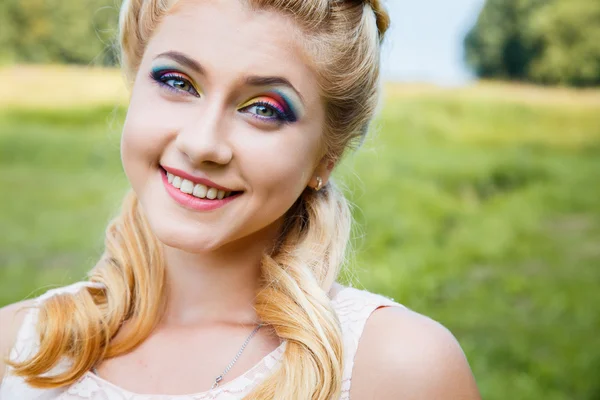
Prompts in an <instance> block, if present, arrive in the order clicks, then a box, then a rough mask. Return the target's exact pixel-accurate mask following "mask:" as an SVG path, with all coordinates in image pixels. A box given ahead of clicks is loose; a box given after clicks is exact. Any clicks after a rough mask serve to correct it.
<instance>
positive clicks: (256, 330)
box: [210, 324, 263, 390]
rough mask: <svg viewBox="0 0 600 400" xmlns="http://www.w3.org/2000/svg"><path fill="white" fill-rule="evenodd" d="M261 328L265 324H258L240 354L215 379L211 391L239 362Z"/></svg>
mask: <svg viewBox="0 0 600 400" xmlns="http://www.w3.org/2000/svg"><path fill="white" fill-rule="evenodd" d="M261 326H263V324H258V326H257V327H256V328H254V330H253V331H252V333H251V334H250V336H248V338H247V339H246V341H245V342H244V344H243V345H242V348H241V349H240V351H238V353H237V354H236V355H235V357H234V358H233V361H232V362H230V363H229V365H228V366H227V368H225V371H223V373H222V374H221V375H219V376H217V378H216V379H215V383H213V385H212V387H211V388H210V390H213V389H215V388H216V387H217V386H219V382H221V381H222V380H223V377H224V376H225V374H226V373H228V372H229V370H230V369H231V367H233V364H235V362H236V361H237V360H238V358H240V356H241V355H242V352H243V351H244V349H245V348H246V345H247V344H248V342H249V341H250V339H252V336H254V334H255V333H256V332H258V330H259V329H260V327H261Z"/></svg>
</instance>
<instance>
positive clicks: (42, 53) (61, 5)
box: [0, 0, 118, 64]
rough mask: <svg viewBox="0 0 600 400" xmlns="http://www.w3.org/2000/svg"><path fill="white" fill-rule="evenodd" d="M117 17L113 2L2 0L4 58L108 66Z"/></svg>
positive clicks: (0, 33) (0, 39)
mask: <svg viewBox="0 0 600 400" xmlns="http://www.w3.org/2000/svg"><path fill="white" fill-rule="evenodd" d="M117 20H118V6H116V5H115V4H114V2H113V1H111V0H63V1H59V0H54V1H52V0H27V1H21V0H2V1H1V2H0V27H1V28H0V61H3V62H7V61H13V62H15V61H16V62H32V63H47V62H62V63H77V64H90V63H91V64H109V63H111V62H114V49H113V46H112V42H113V38H114V37H115V35H116V26H117Z"/></svg>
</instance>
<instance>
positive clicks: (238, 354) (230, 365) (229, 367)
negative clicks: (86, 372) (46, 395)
mask: <svg viewBox="0 0 600 400" xmlns="http://www.w3.org/2000/svg"><path fill="white" fill-rule="evenodd" d="M263 325H264V324H258V326H257V327H256V328H254V330H253V331H252V333H251V334H250V336H248V338H247V339H246V341H245V342H244V344H243V345H242V347H241V348H240V350H239V351H238V353H237V354H236V355H235V357H234V358H233V360H232V361H231V362H230V363H229V365H228V366H227V368H225V370H224V371H223V373H222V374H221V375H219V376H217V378H216V379H215V383H213V385H212V387H211V388H210V389H211V390H212V389H215V388H217V387H218V386H219V383H220V382H221V381H222V380H223V377H224V376H225V374H227V373H228V372H229V370H230V369H231V367H233V364H235V362H236V361H237V360H238V358H240V356H241V355H242V352H243V351H244V349H245V348H246V345H247V344H248V342H249V341H250V339H252V336H254V334H256V332H258V330H259V329H260V327H261V326H263ZM92 372H93V373H94V374H95V375H98V371H97V370H96V367H95V366H94V367H92Z"/></svg>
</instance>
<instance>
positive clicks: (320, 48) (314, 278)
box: [9, 0, 390, 400]
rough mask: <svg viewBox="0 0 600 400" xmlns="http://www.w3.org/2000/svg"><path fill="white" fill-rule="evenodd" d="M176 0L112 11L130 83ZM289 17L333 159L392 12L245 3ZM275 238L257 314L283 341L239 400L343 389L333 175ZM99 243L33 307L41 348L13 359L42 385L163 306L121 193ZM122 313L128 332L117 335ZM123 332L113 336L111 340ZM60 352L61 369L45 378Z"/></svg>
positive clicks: (366, 88)
mask: <svg viewBox="0 0 600 400" xmlns="http://www.w3.org/2000/svg"><path fill="white" fill-rule="evenodd" d="M176 2H177V0H125V1H124V3H123V5H122V8H121V15H120V45H121V57H122V60H121V64H122V67H123V71H124V73H125V75H126V76H127V77H128V79H129V81H130V82H133V80H134V77H135V74H136V73H137V70H138V68H139V66H140V62H141V59H142V56H143V54H144V51H145V48H146V45H147V43H148V41H149V40H150V38H151V36H152V34H153V32H154V31H155V29H156V27H157V25H158V24H159V23H160V21H161V19H162V18H163V17H164V16H165V15H167V14H168V12H169V10H170V9H171V7H173V5H174V4H175V3H176ZM244 2H245V3H246V4H247V5H248V6H250V7H253V8H258V9H271V10H275V11H278V12H282V13H285V14H287V15H289V16H290V17H292V18H293V19H294V20H295V21H296V22H297V24H298V26H299V27H301V28H302V32H303V36H302V38H303V40H305V42H306V43H305V44H306V49H307V51H308V52H309V53H310V55H311V56H312V58H311V60H312V61H313V62H314V69H315V72H316V74H317V80H318V84H319V87H320V90H321V95H322V98H323V99H324V104H325V107H326V124H325V127H324V139H325V140H324V144H325V146H326V149H327V155H328V156H329V158H330V159H331V160H332V161H337V160H339V159H340V158H341V157H342V155H343V153H344V152H345V150H346V149H347V148H350V147H352V146H353V145H354V144H357V143H360V142H361V141H362V139H363V138H364V136H365V135H366V132H367V130H368V127H369V123H370V121H371V120H372V118H373V116H374V113H375V110H376V107H377V104H378V101H379V93H380V79H379V68H380V66H379V64H380V63H379V54H380V45H381V43H382V41H383V37H384V34H385V32H386V30H387V29H388V27H389V22H390V21H389V17H388V14H387V13H386V11H385V9H384V8H383V6H382V4H381V2H380V1H379V0H244ZM285 221H286V222H285V224H284V227H283V229H282V232H281V234H280V236H279V241H278V245H277V246H276V247H275V250H274V251H272V252H271V253H268V254H264V256H263V259H262V264H261V271H262V277H261V290H260V291H259V293H258V294H257V297H256V304H255V307H256V312H257V314H258V316H259V318H260V319H261V321H263V322H264V323H265V324H268V325H270V326H272V327H273V329H274V330H275V332H276V333H277V335H278V336H279V337H280V338H281V339H284V340H287V341H288V344H287V347H286V351H285V354H284V356H283V357H284V358H283V363H282V365H281V368H278V369H277V370H276V371H275V372H274V373H273V374H272V375H271V376H269V378H268V379H266V380H265V381H264V382H262V383H261V384H260V385H259V386H258V387H257V388H255V389H254V390H253V391H252V393H250V394H249V395H248V396H247V397H246V399H253V400H255V399H260V400H265V399H275V398H277V399H291V398H297V399H319V400H329V399H331V398H336V397H339V395H340V393H341V382H342V371H343V364H342V360H343V357H342V355H343V348H342V334H341V328H340V325H339V320H338V319H337V317H336V315H335V312H334V311H333V309H332V306H331V302H330V300H329V298H328V296H327V291H329V289H330V288H331V286H332V285H333V283H334V282H335V279H336V278H337V276H338V274H339V271H340V268H341V266H342V264H343V261H344V257H345V251H346V245H347V243H348V241H349V235H350V225H351V214H350V210H349V206H348V203H347V201H346V199H345V198H344V196H343V194H342V193H341V191H340V190H339V189H338V188H337V187H336V186H335V184H334V182H333V181H330V182H329V183H328V184H327V185H325V186H324V187H323V189H322V190H320V191H318V192H315V191H313V190H311V189H307V190H305V191H304V192H303V193H302V195H301V196H300V197H299V198H298V200H297V201H296V202H295V203H294V205H293V206H292V207H291V208H290V209H289V210H288V212H287V214H286V219H285ZM105 245H106V248H105V251H104V254H103V256H102V257H101V259H100V260H99V261H98V263H97V264H96V266H95V267H94V268H93V269H92V271H90V273H89V281H91V282H95V283H100V284H102V287H100V286H99V287H100V288H99V287H86V288H85V289H82V290H80V291H79V292H77V293H75V294H60V295H56V296H53V297H51V298H50V299H48V300H46V301H45V302H44V303H43V304H40V305H39V310H40V312H39V320H38V331H39V335H40V348H39V351H38V352H37V353H36V354H35V355H33V356H32V357H31V358H30V359H28V360H25V361H23V362H14V361H13V362H10V361H9V365H11V366H12V367H13V369H14V372H13V373H15V374H16V375H19V376H22V377H24V378H25V379H26V381H27V383H29V384H30V385H32V386H34V387H39V388H54V387H60V386H65V385H69V384H71V383H73V382H75V381H76V380H77V379H78V378H80V377H81V376H82V375H83V374H84V373H85V372H86V371H88V370H90V369H91V368H92V367H93V366H94V364H96V363H97V362H99V361H100V360H103V359H107V358H111V357H116V356H119V355H121V354H124V353H127V352H129V351H131V350H133V349H134V348H135V347H136V346H138V345H139V344H140V343H141V342H143V341H144V340H145V339H146V338H147V337H148V336H149V335H150V334H151V332H152V331H153V329H154V328H155V326H156V324H157V322H158V321H159V320H160V318H161V316H162V312H163V306H164V303H165V299H166V298H167V296H168V293H166V290H165V285H164V282H165V266H164V260H163V255H162V253H161V246H160V243H159V242H158V240H157V239H156V237H155V236H154V234H153V233H152V231H151V230H150V227H149V225H148V223H147V221H146V218H145V216H144V214H143V210H142V209H141V208H140V205H139V203H138V200H137V198H136V196H135V194H134V193H133V191H131V190H130V191H129V193H128V194H127V195H126V197H125V199H124V201H123V204H122V209H121V213H120V215H119V216H118V217H116V218H115V219H113V220H112V221H111V222H110V224H109V226H108V228H107V230H106V239H105ZM125 321H127V323H128V325H129V326H128V328H129V327H130V328H131V329H127V330H126V332H119V330H120V327H121V325H122V324H123V322H125ZM117 332H119V333H120V334H119V337H118V341H117V340H116V339H115V337H116V335H117ZM63 357H68V358H70V359H71V360H72V363H70V365H69V367H68V368H66V370H64V371H60V372H59V373H58V374H56V375H50V376H48V374H47V373H48V372H49V371H51V370H52V369H53V368H54V367H55V366H56V365H57V364H58V363H59V361H60V360H61V359H62V358H63Z"/></svg>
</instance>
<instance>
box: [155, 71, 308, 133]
mask: <svg viewBox="0 0 600 400" xmlns="http://www.w3.org/2000/svg"><path fill="white" fill-rule="evenodd" d="M150 79H151V80H152V81H154V82H156V83H157V84H158V85H159V86H160V87H161V88H163V89H165V90H169V91H170V92H172V93H174V94H176V95H186V94H191V95H192V96H194V97H200V94H199V90H197V89H196V87H195V86H194V84H192V82H191V81H190V79H189V78H188V77H187V75H185V74H183V73H181V72H179V71H178V70H177V69H176V68H174V67H168V66H157V67H154V68H152V70H151V72H150ZM186 92H187V93H186ZM238 110H239V111H250V112H249V114H251V115H252V116H253V118H256V119H258V120H261V121H266V122H276V123H293V122H296V121H297V120H298V116H297V115H298V114H297V111H296V107H294V105H293V101H292V100H290V99H289V98H288V96H286V95H285V94H284V93H283V92H282V91H280V90H275V89H271V90H270V91H268V92H267V93H264V94H262V95H260V96H258V97H254V98H252V99H251V100H249V101H247V102H245V103H244V104H242V105H241V106H240V108H239V109H238Z"/></svg>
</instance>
